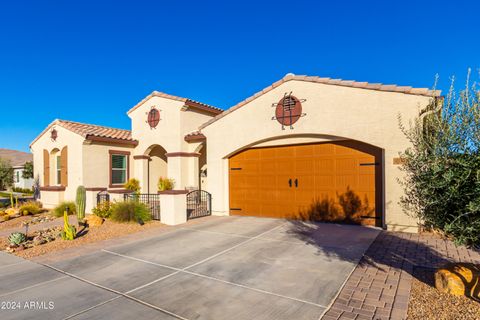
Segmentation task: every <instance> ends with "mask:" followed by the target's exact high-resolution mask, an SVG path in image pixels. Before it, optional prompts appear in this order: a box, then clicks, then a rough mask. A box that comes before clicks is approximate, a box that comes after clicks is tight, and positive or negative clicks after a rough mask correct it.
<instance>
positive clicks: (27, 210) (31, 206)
mask: <svg viewBox="0 0 480 320" xmlns="http://www.w3.org/2000/svg"><path fill="white" fill-rule="evenodd" d="M18 210H19V211H20V213H21V214H23V215H24V216H26V215H29V214H37V213H40V212H41V211H42V204H41V203H40V202H38V201H27V202H25V203H23V204H22V205H21V206H20V208H19V209H18Z"/></svg>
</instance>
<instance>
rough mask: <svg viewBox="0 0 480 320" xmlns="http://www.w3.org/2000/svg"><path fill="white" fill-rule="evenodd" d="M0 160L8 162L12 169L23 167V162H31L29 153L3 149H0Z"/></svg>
mask: <svg viewBox="0 0 480 320" xmlns="http://www.w3.org/2000/svg"><path fill="white" fill-rule="evenodd" d="M0 158H2V159H7V160H9V161H10V163H11V164H12V166H13V167H23V166H24V165H25V162H28V161H33V155H32V154H31V153H28V152H22V151H17V150H10V149H3V148H0Z"/></svg>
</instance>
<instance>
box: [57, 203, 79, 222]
mask: <svg viewBox="0 0 480 320" xmlns="http://www.w3.org/2000/svg"><path fill="white" fill-rule="evenodd" d="M67 208H68V214H69V215H72V214H77V208H76V205H75V202H73V201H64V202H62V203H60V204H59V205H58V206H56V207H55V208H54V209H53V211H52V213H53V215H54V216H55V217H57V218H60V217H62V216H63V212H64V211H65V210H67Z"/></svg>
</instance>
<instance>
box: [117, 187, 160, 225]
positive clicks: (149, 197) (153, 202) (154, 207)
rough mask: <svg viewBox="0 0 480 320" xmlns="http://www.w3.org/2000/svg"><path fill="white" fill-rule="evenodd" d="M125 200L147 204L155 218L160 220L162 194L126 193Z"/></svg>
mask: <svg viewBox="0 0 480 320" xmlns="http://www.w3.org/2000/svg"><path fill="white" fill-rule="evenodd" d="M123 199H124V200H125V201H129V200H132V201H138V202H141V203H143V204H145V205H146V206H147V207H148V208H149V209H150V213H151V214H152V219H153V220H160V195H159V194H156V193H140V194H135V193H125V194H124V195H123Z"/></svg>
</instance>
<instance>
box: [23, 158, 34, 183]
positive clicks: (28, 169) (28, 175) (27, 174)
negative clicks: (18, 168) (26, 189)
mask: <svg viewBox="0 0 480 320" xmlns="http://www.w3.org/2000/svg"><path fill="white" fill-rule="evenodd" d="M22 178H24V179H32V178H33V162H32V161H27V162H25V167H24V168H23V173H22Z"/></svg>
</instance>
